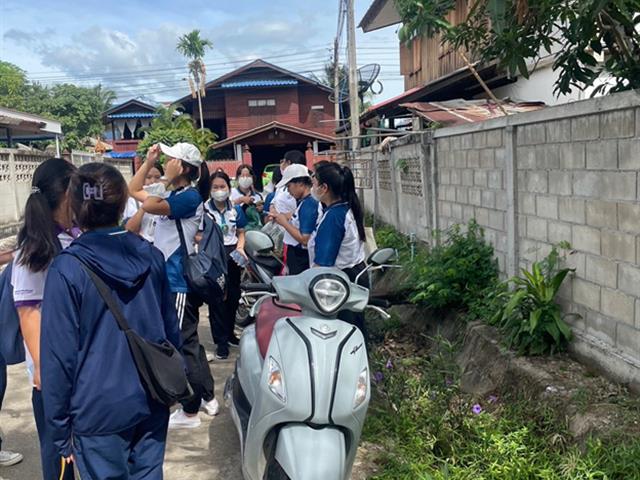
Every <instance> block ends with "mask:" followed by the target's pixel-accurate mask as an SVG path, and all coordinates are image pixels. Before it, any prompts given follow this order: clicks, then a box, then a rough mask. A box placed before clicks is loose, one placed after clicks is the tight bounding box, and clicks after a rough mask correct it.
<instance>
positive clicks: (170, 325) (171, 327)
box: [40, 228, 181, 456]
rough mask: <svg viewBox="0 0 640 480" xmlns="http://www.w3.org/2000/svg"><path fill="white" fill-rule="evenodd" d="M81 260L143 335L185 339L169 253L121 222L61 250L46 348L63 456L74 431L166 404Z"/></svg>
mask: <svg viewBox="0 0 640 480" xmlns="http://www.w3.org/2000/svg"><path fill="white" fill-rule="evenodd" d="M80 261H82V262H84V263H85V264H86V265H88V266H89V267H90V268H91V269H92V270H93V271H94V272H96V274H97V275H98V276H99V277H100V278H101V279H102V280H103V281H104V282H105V283H106V284H107V286H108V287H109V288H110V289H111V290H112V292H113V295H114V297H115V299H116V301H117V302H118V303H119V305H120V307H121V308H122V312H123V314H124V316H125V318H126V319H127V322H128V323H129V325H130V327H131V328H132V329H133V330H134V331H135V332H136V333H137V334H138V335H140V336H141V337H143V338H144V339H146V340H147V341H151V342H156V343H161V342H164V341H169V342H171V343H172V344H173V345H174V346H175V347H176V348H178V349H179V348H180V347H181V338H180V330H179V327H178V318H177V315H176V309H175V306H174V300H173V295H172V293H171V288H170V285H169V281H168V278H167V276H166V273H165V261H164V257H163V255H162V253H160V251H159V250H158V249H156V248H155V247H154V246H153V245H151V244H150V243H149V242H146V241H145V240H143V239H142V238H140V237H139V236H138V235H136V234H134V233H132V232H126V231H124V230H123V229H121V228H112V229H103V230H97V231H91V232H87V233H85V234H83V235H82V236H81V237H79V238H78V239H77V240H76V241H75V242H73V244H72V245H71V246H70V247H69V248H68V249H66V250H64V251H63V252H62V253H61V254H60V255H58V256H57V257H56V259H55V260H54V261H53V263H52V265H51V267H50V268H49V272H48V274H47V281H46V284H45V289H44V299H43V301H42V333H41V344H40V355H41V366H42V398H43V404H44V411H45V415H46V418H47V420H48V428H50V429H51V430H50V432H51V433H50V434H51V437H52V439H53V442H54V444H55V445H56V447H57V449H58V451H59V453H60V455H62V456H68V455H69V454H70V453H71V450H72V448H71V439H72V434H73V436H80V437H84V436H99V435H111V434H115V433H118V432H122V431H124V430H127V429H129V428H131V427H133V426H135V425H137V424H139V423H140V422H142V421H143V420H145V419H147V418H149V417H150V415H151V414H152V412H153V411H154V409H157V408H159V406H158V404H156V403H154V402H153V400H151V399H150V398H149V397H148V395H147V393H146V391H145V389H144V387H143V385H142V383H141V381H140V376H139V374H138V371H137V369H136V366H135V362H134V360H133V357H132V354H131V350H130V349H129V345H128V343H127V339H126V336H125V334H124V332H122V331H121V330H120V329H119V327H118V324H117V322H116V321H115V319H114V317H113V314H112V313H111V312H110V310H109V309H108V308H106V306H105V302H104V300H103V299H102V298H101V296H100V294H99V293H98V290H97V288H96V287H95V285H94V284H93V282H92V281H91V279H90V278H89V276H88V274H87V273H86V271H85V270H84V268H82V266H81V263H80ZM165 408H166V407H165Z"/></svg>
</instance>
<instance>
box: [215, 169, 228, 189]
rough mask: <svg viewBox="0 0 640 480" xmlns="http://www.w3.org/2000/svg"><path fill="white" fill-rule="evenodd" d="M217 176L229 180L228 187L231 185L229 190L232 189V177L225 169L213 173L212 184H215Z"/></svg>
mask: <svg viewBox="0 0 640 480" xmlns="http://www.w3.org/2000/svg"><path fill="white" fill-rule="evenodd" d="M216 178H221V179H223V180H224V181H225V182H227V187H229V191H231V179H230V178H229V175H227V174H226V173H225V171H224V170H217V171H216V172H214V173H213V174H211V184H213V181H214V180H215V179H216Z"/></svg>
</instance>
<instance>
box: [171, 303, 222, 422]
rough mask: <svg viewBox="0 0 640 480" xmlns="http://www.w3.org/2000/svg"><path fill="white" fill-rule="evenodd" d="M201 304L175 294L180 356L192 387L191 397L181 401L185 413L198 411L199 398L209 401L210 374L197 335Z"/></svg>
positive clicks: (211, 396)
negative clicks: (179, 333)
mask: <svg viewBox="0 0 640 480" xmlns="http://www.w3.org/2000/svg"><path fill="white" fill-rule="evenodd" d="M201 305H202V302H201V300H200V299H199V298H198V297H197V296H196V295H193V294H190V293H186V294H185V293H178V294H176V308H177V310H178V320H179V321H180V329H181V333H182V355H183V357H184V359H185V362H186V364H187V378H188V379H189V383H190V384H191V388H193V396H192V397H190V398H189V399H187V400H185V401H183V402H182V408H183V409H184V411H185V412H186V413H189V414H194V413H198V410H200V404H201V402H202V400H204V401H205V402H209V401H211V400H213V388H214V383H213V375H211V369H210V368H209V362H207V355H206V352H205V351H204V347H203V346H202V345H201V344H200V338H199V337H198V324H199V322H200V315H199V310H200V306H201Z"/></svg>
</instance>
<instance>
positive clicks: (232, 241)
mask: <svg viewBox="0 0 640 480" xmlns="http://www.w3.org/2000/svg"><path fill="white" fill-rule="evenodd" d="M204 208H205V213H206V214H207V215H210V216H212V217H213V219H214V220H215V222H216V223H217V224H218V225H220V228H221V229H222V234H223V236H224V245H225V247H229V246H233V245H237V244H238V229H239V228H240V229H242V228H245V227H246V226H247V223H248V222H249V221H248V219H247V216H246V215H245V213H244V210H242V207H241V206H240V205H232V204H231V202H230V201H227V203H226V207H225V209H224V211H223V212H221V211H220V210H218V209H217V208H216V206H215V203H214V202H213V200H209V201H208V202H207V203H205V205H204ZM200 230H204V223H201V224H200Z"/></svg>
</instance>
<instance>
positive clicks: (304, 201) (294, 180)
mask: <svg viewBox="0 0 640 480" xmlns="http://www.w3.org/2000/svg"><path fill="white" fill-rule="evenodd" d="M283 186H285V187H286V188H287V189H288V191H289V194H290V195H291V196H292V197H293V198H295V199H296V202H297V208H296V210H295V211H294V212H293V215H292V216H291V218H290V219H289V218H288V215H285V214H283V213H278V214H276V215H275V216H274V219H275V221H276V222H277V223H278V224H279V225H281V226H282V227H284V229H285V234H284V244H285V262H286V264H287V269H288V270H289V274H290V275H298V274H299V273H302V272H304V271H305V270H307V269H308V268H309V252H308V251H307V244H308V242H309V238H310V237H311V234H312V233H313V232H314V231H315V229H316V224H317V222H318V201H317V200H315V199H314V198H313V197H312V196H311V186H312V182H311V175H310V174H309V170H308V169H307V167H305V166H304V165H298V164H294V165H290V166H289V167H287V169H286V170H285V171H284V177H283V178H282V180H281V181H280V183H278V185H277V187H278V188H281V187H283Z"/></svg>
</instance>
